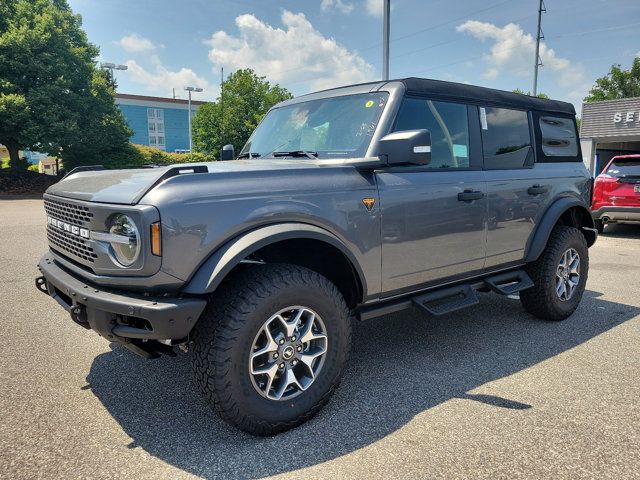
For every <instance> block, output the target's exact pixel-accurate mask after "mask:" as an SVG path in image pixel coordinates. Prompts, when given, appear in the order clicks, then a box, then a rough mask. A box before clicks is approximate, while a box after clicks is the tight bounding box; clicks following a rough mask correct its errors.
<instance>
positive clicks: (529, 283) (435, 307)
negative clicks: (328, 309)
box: [356, 270, 533, 320]
mask: <svg viewBox="0 0 640 480" xmlns="http://www.w3.org/2000/svg"><path fill="white" fill-rule="evenodd" d="M531 287H533V280H531V277H529V275H528V274H527V272H525V271H524V270H512V271H510V272H504V273H498V274H496V275H491V276H488V277H485V278H479V279H477V280H474V281H471V282H469V283H465V284H461V285H455V286H453V287H447V288H442V289H439V290H435V291H430V292H426V293H422V294H418V295H415V296H410V295H407V296H405V297H402V298H398V299H394V300H390V301H387V302H383V303H379V304H375V305H371V306H367V307H363V308H361V309H359V310H358V311H357V312H356V315H357V317H358V318H359V319H360V320H369V319H371V318H375V317H380V316H382V315H389V314H391V313H395V312H399V311H401V310H405V309H407V308H411V305H417V306H418V307H420V308H422V309H424V310H426V311H427V312H429V313H430V314H432V315H444V314H446V313H450V312H454V311H456V310H459V309H461V308H464V307H470V306H471V305H476V304H477V303H479V302H478V297H477V296H476V291H477V290H479V291H482V292H488V291H490V290H491V291H493V292H495V293H499V294H500V295H512V294H514V293H516V292H520V291H522V290H525V289H527V288H531Z"/></svg>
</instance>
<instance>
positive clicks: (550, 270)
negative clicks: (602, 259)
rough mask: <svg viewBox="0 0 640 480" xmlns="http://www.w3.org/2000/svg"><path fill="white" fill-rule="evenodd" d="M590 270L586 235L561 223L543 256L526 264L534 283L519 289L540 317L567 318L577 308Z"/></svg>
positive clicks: (526, 302)
mask: <svg viewBox="0 0 640 480" xmlns="http://www.w3.org/2000/svg"><path fill="white" fill-rule="evenodd" d="M588 272H589V250H588V248H587V242H586V240H585V238H584V236H583V235H582V233H580V231H579V230H578V229H577V228H574V227H564V226H558V227H556V228H554V229H553V232H551V236H550V237H549V241H548V242H547V246H546V248H545V250H544V252H542V255H540V258H538V260H536V261H535V262H533V263H531V264H530V265H529V266H528V267H527V273H528V274H529V276H530V277H531V279H532V280H533V283H534V286H533V287H531V288H529V289H527V290H523V291H522V292H520V301H521V302H522V305H523V306H524V308H525V309H526V310H527V311H528V312H529V313H531V314H532V315H535V316H536V317H538V318H542V319H544V320H564V319H565V318H567V317H568V316H569V315H571V314H572V313H573V312H574V311H575V310H576V308H578V304H579V303H580V300H581V299H582V294H583V293H584V289H585V285H586V282H587V274H588Z"/></svg>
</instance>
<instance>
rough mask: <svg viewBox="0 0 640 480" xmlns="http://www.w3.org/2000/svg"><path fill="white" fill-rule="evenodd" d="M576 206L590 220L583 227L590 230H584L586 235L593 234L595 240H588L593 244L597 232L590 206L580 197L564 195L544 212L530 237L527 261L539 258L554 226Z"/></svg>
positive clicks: (525, 258)
mask: <svg viewBox="0 0 640 480" xmlns="http://www.w3.org/2000/svg"><path fill="white" fill-rule="evenodd" d="M574 207H578V208H580V209H582V210H584V214H585V215H584V218H586V219H588V220H587V221H588V222H589V224H588V225H583V227H582V228H583V229H586V230H587V231H588V232H585V231H584V230H583V233H585V236H587V235H592V236H593V241H588V244H589V246H591V245H592V244H593V242H595V237H596V235H597V232H596V231H595V229H594V226H593V218H592V217H591V212H590V211H589V208H588V207H587V206H586V205H585V203H584V202H583V201H582V200H580V199H579V198H576V197H562V198H559V199H558V200H556V201H555V202H553V203H552V204H551V206H550V207H549V208H548V209H547V211H546V212H545V213H544V215H543V217H542V220H540V222H539V223H538V226H537V228H536V231H535V233H534V234H533V236H531V238H530V239H529V243H528V245H527V250H526V254H525V257H524V260H525V262H527V263H528V262H533V261H535V260H537V259H538V257H539V256H540V255H541V254H542V252H543V250H544V248H545V247H546V245H547V241H548V240H549V236H550V235H551V231H552V230H553V227H554V226H555V225H556V223H557V222H558V220H559V219H560V217H561V216H562V215H563V214H564V213H565V212H566V211H567V210H569V209H570V208H574ZM587 238H588V237H587Z"/></svg>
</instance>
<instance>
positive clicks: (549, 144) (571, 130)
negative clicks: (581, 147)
mask: <svg viewBox="0 0 640 480" xmlns="http://www.w3.org/2000/svg"><path fill="white" fill-rule="evenodd" d="M539 124H540V132H541V134H542V142H541V143H542V152H543V153H544V154H545V155H546V156H547V157H575V156H576V155H577V154H578V141H577V139H576V127H575V125H574V122H573V120H572V119H569V118H562V117H552V116H547V115H545V116H541V117H540V119H539Z"/></svg>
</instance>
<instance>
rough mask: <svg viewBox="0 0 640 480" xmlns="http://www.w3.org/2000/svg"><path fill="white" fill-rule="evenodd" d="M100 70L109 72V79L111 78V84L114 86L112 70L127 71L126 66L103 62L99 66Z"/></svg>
mask: <svg viewBox="0 0 640 480" xmlns="http://www.w3.org/2000/svg"><path fill="white" fill-rule="evenodd" d="M100 68H103V69H105V70H108V71H109V78H111V83H113V84H114V85H115V82H116V77H115V75H114V73H113V71H114V70H127V69H128V68H129V67H127V66H126V65H116V64H115V63H110V62H105V63H101V64H100Z"/></svg>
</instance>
